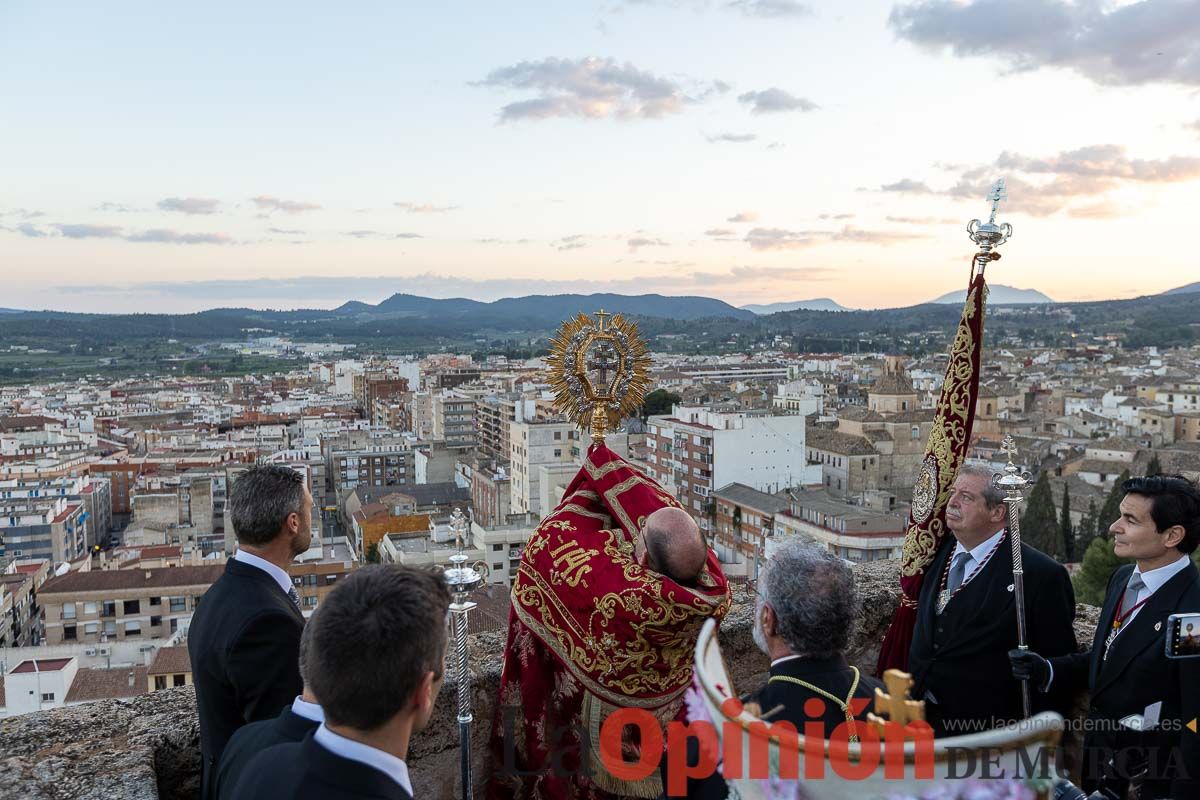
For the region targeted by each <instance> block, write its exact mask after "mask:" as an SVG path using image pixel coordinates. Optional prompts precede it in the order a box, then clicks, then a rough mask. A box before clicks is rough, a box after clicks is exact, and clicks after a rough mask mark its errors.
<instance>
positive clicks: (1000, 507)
mask: <svg viewBox="0 0 1200 800" xmlns="http://www.w3.org/2000/svg"><path fill="white" fill-rule="evenodd" d="M991 514H992V516H991V520H992V522H1005V521H1007V520H1008V506H1006V505H1005V504H1004V503H1003V502H1000V503H997V504H996V507H995V508H993V509H992V511H991Z"/></svg>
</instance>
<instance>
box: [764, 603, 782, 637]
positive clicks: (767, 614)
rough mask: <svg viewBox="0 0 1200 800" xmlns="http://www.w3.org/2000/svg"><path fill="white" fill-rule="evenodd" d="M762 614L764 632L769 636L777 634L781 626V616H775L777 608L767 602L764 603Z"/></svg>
mask: <svg viewBox="0 0 1200 800" xmlns="http://www.w3.org/2000/svg"><path fill="white" fill-rule="evenodd" d="M762 615H763V620H762V629H763V633H765V634H766V635H767V636H776V635H777V634H776V631H777V630H778V627H779V618H778V617H776V616H775V609H773V608H771V607H770V606H769V605H767V604H766V603H763V610H762Z"/></svg>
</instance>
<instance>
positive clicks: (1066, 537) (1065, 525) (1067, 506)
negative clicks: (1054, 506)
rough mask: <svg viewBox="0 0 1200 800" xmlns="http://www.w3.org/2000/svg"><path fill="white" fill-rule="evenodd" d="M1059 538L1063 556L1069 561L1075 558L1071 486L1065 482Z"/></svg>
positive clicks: (1059, 521) (1059, 522)
mask: <svg viewBox="0 0 1200 800" xmlns="http://www.w3.org/2000/svg"><path fill="white" fill-rule="evenodd" d="M1058 528H1059V539H1061V540H1062V543H1063V556H1064V560H1065V561H1066V562H1067V563H1071V562H1073V561H1074V560H1075V529H1074V527H1073V526H1072V525H1071V486H1070V484H1068V483H1065V482H1064V483H1063V499H1062V515H1061V516H1060V517H1059V520H1058Z"/></svg>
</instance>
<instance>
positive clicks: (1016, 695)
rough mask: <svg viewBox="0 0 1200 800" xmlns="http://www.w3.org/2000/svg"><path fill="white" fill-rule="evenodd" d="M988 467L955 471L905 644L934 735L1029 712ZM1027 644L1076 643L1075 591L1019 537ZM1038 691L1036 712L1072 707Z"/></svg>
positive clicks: (998, 503)
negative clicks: (1015, 666)
mask: <svg viewBox="0 0 1200 800" xmlns="http://www.w3.org/2000/svg"><path fill="white" fill-rule="evenodd" d="M991 480H992V472H991V470H989V469H988V468H986V467H980V466H975V465H970V464H969V465H965V466H963V467H962V468H961V469H960V470H959V474H958V476H957V477H956V478H955V481H954V485H953V488H952V490H951V495H950V500H949V501H948V503H947V506H946V526H947V527H948V528H949V529H950V532H951V533H952V534H953V535H952V536H947V537H945V540H944V541H943V542H942V544H941V547H940V548H939V550H938V554H937V557H936V558H935V559H934V561H933V563H932V564H931V565H930V567H929V569H928V571H927V572H926V574H925V581H924V583H923V584H922V586H921V598H920V601H919V605H918V608H917V624H916V628H915V630H914V631H913V642H912V647H911V649H910V651H909V660H908V666H909V672H911V673H912V675H913V680H914V682H915V685H914V687H913V692H912V697H913V699H914V700H924V701H925V714H926V719H927V720H928V721H929V724H930V725H931V726H932V727H933V730H934V735H935V736H960V735H964V734H968V733H980V732H982V731H986V730H991V729H993V728H998V727H1003V726H1005V725H1008V724H1012V723H1014V722H1016V721H1018V720H1020V719H1021V718H1022V717H1024V716H1025V715H1024V713H1023V709H1022V707H1021V685H1020V683H1019V682H1018V681H1017V680H1016V679H1015V678H1013V675H1012V671H1011V668H1010V666H1009V663H1008V651H1009V650H1011V649H1013V648H1015V647H1016V646H1017V614H1016V603H1015V602H1014V599H1013V573H1012V570H1013V559H1012V542H1011V541H1010V540H1009V538H1008V531H1007V530H1006V524H1005V523H1006V519H1007V515H1006V508H1005V506H1004V503H1003V494H1002V493H1001V492H1000V490H999V489H996V488H995V487H993V486H992V482H991ZM1021 560H1022V563H1023V566H1024V570H1025V621H1026V629H1027V633H1028V644H1029V647H1030V648H1031V649H1033V650H1037V651H1039V652H1043V653H1046V654H1047V655H1063V654H1066V653H1073V652H1075V650H1076V643H1075V630H1074V627H1073V626H1072V622H1073V620H1074V619H1075V592H1074V589H1073V588H1072V586H1071V579H1070V577H1069V576H1068V575H1067V571H1066V569H1065V568H1064V567H1063V566H1062V565H1061V564H1059V563H1058V562H1056V561H1054V559H1052V558H1050V557H1048V556H1046V555H1045V554H1043V553H1041V552H1039V551H1038V550H1035V549H1034V548H1032V547H1030V546H1029V545H1027V544H1025V543H1024V542H1022V543H1021ZM1033 694H1034V700H1035V702H1034V703H1033V713H1037V712H1038V711H1041V710H1045V709H1048V708H1049V709H1054V710H1056V711H1059V712H1063V711H1065V710H1066V706H1067V705H1068V704H1069V702H1070V698H1069V696H1068V695H1065V694H1063V695H1059V694H1057V693H1056V694H1054V695H1052V696H1045V695H1038V694H1037V693H1036V692H1034V693H1033Z"/></svg>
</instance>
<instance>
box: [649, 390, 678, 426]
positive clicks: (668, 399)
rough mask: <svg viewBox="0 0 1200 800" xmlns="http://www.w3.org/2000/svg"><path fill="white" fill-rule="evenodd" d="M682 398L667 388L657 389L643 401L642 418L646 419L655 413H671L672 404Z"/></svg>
mask: <svg viewBox="0 0 1200 800" xmlns="http://www.w3.org/2000/svg"><path fill="white" fill-rule="evenodd" d="M682 399H683V398H682V397H680V396H679V395H677V394H675V393H674V392H668V391H667V390H666V389H655V390H654V391H653V392H651V393H650V394H648V395H646V399H645V400H643V401H642V419H643V420H645V419H646V418H647V417H651V416H654V415H655V414H670V413H671V406H673V405H675V404H676V403H678V402H679V401H680V400H682Z"/></svg>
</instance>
